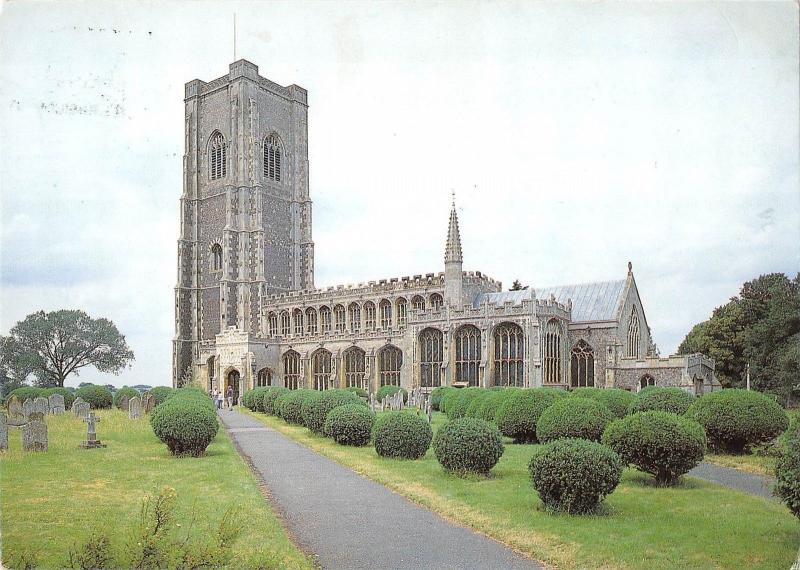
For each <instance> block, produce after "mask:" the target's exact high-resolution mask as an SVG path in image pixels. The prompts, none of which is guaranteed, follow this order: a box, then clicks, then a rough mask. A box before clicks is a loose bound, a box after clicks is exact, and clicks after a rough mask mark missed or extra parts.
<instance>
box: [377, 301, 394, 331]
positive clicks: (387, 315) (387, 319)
mask: <svg viewBox="0 0 800 570" xmlns="http://www.w3.org/2000/svg"><path fill="white" fill-rule="evenodd" d="M380 309H381V328H382V329H383V330H386V329H390V328H392V304H391V303H390V302H389V301H387V300H386V299H384V300H383V301H381V303H380Z"/></svg>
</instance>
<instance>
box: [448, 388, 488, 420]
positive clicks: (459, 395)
mask: <svg viewBox="0 0 800 570" xmlns="http://www.w3.org/2000/svg"><path fill="white" fill-rule="evenodd" d="M485 393H486V391H485V390H483V389H481V388H476V387H474V386H470V387H468V388H461V389H460V390H459V391H458V392H456V395H455V396H453V397H452V398H451V399H449V400H448V403H447V410H446V411H445V413H446V414H447V419H448V420H455V419H458V418H463V417H464V416H465V415H467V408H469V406H470V404H471V403H472V401H473V400H475V399H477V398H480V397H481V396H482V395H483V394H485Z"/></svg>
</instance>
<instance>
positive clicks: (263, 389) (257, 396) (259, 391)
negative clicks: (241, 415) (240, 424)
mask: <svg viewBox="0 0 800 570" xmlns="http://www.w3.org/2000/svg"><path fill="white" fill-rule="evenodd" d="M271 389H272V388H270V387H269V386H258V387H256V388H253V389H252V390H248V391H247V392H245V393H244V395H243V396H242V405H243V406H244V407H246V408H247V409H248V410H251V411H253V412H262V413H263V412H264V396H265V395H266V394H267V392H269V391H270V390H271Z"/></svg>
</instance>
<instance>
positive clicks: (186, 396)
mask: <svg viewBox="0 0 800 570" xmlns="http://www.w3.org/2000/svg"><path fill="white" fill-rule="evenodd" d="M150 425H151V426H152V427H153V432H154V433H155V434H156V436H157V437H158V438H159V439H160V440H161V441H162V442H164V443H165V444H166V445H167V447H168V448H169V450H170V452H171V453H172V454H173V455H178V456H181V455H190V456H193V457H198V456H200V455H202V454H203V453H204V452H205V450H206V448H207V447H208V445H209V444H210V443H211V442H212V441H213V439H214V437H215V436H216V435H217V430H218V429H219V422H218V420H217V412H216V409H215V408H214V404H213V402H212V401H211V399H210V398H208V396H206V395H205V394H204V393H203V392H201V391H195V390H191V389H186V388H181V389H179V390H176V391H175V392H174V393H173V395H171V396H170V397H169V398H168V399H167V400H165V401H164V402H162V403H161V404H160V405H158V406H156V408H155V409H154V410H153V412H152V414H151V415H150Z"/></svg>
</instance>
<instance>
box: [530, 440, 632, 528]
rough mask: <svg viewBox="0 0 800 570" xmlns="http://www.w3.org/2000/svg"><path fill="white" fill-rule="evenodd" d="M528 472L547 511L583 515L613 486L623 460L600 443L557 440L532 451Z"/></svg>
mask: <svg viewBox="0 0 800 570" xmlns="http://www.w3.org/2000/svg"><path fill="white" fill-rule="evenodd" d="M528 471H529V473H530V476H531V482H532V483H533V487H534V489H536V491H537V492H538V493H539V498H540V499H541V501H542V503H544V506H545V507H546V508H547V509H548V510H551V511H558V512H565V513H569V514H584V513H591V512H593V511H595V510H596V509H597V507H598V505H599V504H600V503H601V502H602V500H603V498H605V497H606V496H607V495H609V494H610V493H611V492H613V491H614V489H616V487H617V485H618V484H619V480H620V477H621V476H622V461H621V460H620V458H619V455H617V454H616V453H615V452H614V450H612V449H611V448H609V447H607V446H605V445H602V444H600V443H596V442H593V441H586V440H584V439H559V440H557V441H553V442H550V443H548V444H546V445H543V446H541V447H538V448H536V449H535V450H534V452H533V457H532V458H531V461H530V463H529V464H528Z"/></svg>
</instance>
